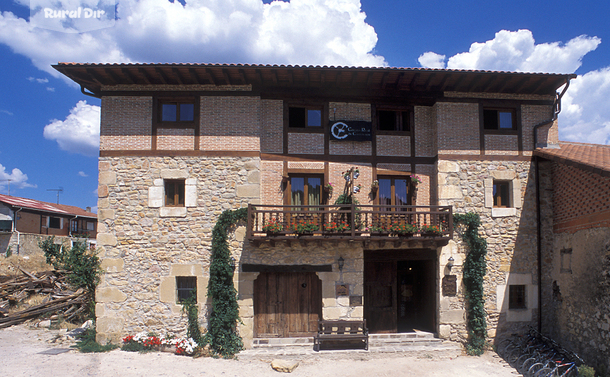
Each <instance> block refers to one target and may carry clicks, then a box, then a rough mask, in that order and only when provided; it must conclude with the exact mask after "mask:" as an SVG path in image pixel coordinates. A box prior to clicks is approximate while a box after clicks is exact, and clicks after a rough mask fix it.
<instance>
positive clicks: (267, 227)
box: [262, 219, 283, 236]
mask: <svg viewBox="0 0 610 377" xmlns="http://www.w3.org/2000/svg"><path fill="white" fill-rule="evenodd" d="M282 230H283V226H282V223H280V222H278V221H277V219H269V221H267V222H266V223H265V224H264V225H263V228H262V231H263V232H265V233H267V235H269V236H275V235H277V234H278V233H280V232H281V231H282Z"/></svg>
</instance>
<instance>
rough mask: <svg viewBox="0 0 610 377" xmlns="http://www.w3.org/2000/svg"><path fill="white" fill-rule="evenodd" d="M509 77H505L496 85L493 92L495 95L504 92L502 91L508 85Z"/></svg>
mask: <svg viewBox="0 0 610 377" xmlns="http://www.w3.org/2000/svg"><path fill="white" fill-rule="evenodd" d="M510 78H511V77H510V76H508V75H507V76H506V77H505V78H504V79H502V81H500V82H499V83H498V85H496V87H495V88H494V92H495V93H502V92H503V91H504V89H506V86H507V85H508V83H509V82H510Z"/></svg>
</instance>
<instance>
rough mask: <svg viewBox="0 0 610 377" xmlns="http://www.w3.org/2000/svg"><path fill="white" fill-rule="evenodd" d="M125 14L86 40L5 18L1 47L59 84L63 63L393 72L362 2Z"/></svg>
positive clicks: (134, 1)
mask: <svg viewBox="0 0 610 377" xmlns="http://www.w3.org/2000/svg"><path fill="white" fill-rule="evenodd" d="M117 12H118V14H117V20H116V23H115V26H114V27H110V28H106V29H101V30H97V31H93V32H90V33H81V34H74V33H58V32H51V31H47V30H44V29H39V28H30V25H29V24H28V22H27V20H26V19H23V18H19V17H17V16H15V15H14V14H13V13H11V12H4V13H2V14H0V43H3V44H5V45H7V46H9V47H10V48H11V49H12V50H13V51H14V52H15V53H17V54H21V55H24V56H26V57H28V58H29V59H31V60H32V62H33V64H34V65H35V66H36V67H38V68H39V69H41V70H43V71H46V72H49V73H50V74H52V75H54V76H55V77H58V76H59V73H57V72H56V71H55V70H53V69H52V68H51V67H50V65H51V64H55V63H57V62H58V61H68V62H73V61H75V62H101V63H104V62H168V61H171V62H210V63H216V62H220V63H265V64H270V63H273V64H314V65H318V64H320V65H357V66H383V65H386V62H385V60H384V59H383V57H381V56H377V55H374V54H373V53H372V52H371V51H373V49H374V47H375V44H376V43H377V34H376V33H375V30H374V29H373V27H372V26H370V25H368V24H367V23H366V22H365V18H366V15H365V14H364V13H363V12H362V11H361V4H360V0H292V1H290V2H284V1H273V2H272V3H270V4H263V2H262V0H225V1H215V0H186V5H184V6H183V5H182V4H180V2H179V1H174V2H173V3H172V2H169V1H168V0H119V1H118V7H117ZM150 46H155V48H150Z"/></svg>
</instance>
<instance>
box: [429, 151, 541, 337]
mask: <svg viewBox="0 0 610 377" xmlns="http://www.w3.org/2000/svg"><path fill="white" fill-rule="evenodd" d="M493 180H503V181H509V182H510V183H511V187H512V197H513V198H512V203H511V208H501V209H498V208H493V196H492V195H491V192H492V189H493V187H490V183H491V185H492V186H493ZM438 187H439V205H453V208H454V213H467V212H475V213H478V214H479V215H480V216H481V223H482V224H483V229H482V232H483V234H482V235H483V236H484V238H486V240H487V245H488V248H487V258H486V260H487V274H486V275H485V281H484V291H485V309H486V311H487V313H488V315H487V323H488V332H489V336H490V337H491V338H493V337H495V336H496V335H498V336H500V335H502V334H507V333H511V332H514V331H517V330H520V329H523V328H527V326H528V325H533V324H535V323H536V320H537V316H538V302H537V299H536V298H537V284H538V283H537V281H538V280H537V258H536V256H537V249H536V245H537V243H536V237H537V232H536V227H537V221H536V193H535V172H534V169H533V165H532V163H531V162H514V161H447V160H441V161H439V162H438ZM499 210H501V211H499ZM454 240H455V241H456V242H455V244H454V243H450V244H449V245H448V246H447V247H445V248H444V249H443V253H442V254H441V263H443V262H442V259H443V258H446V256H445V255H446V254H447V253H452V254H453V257H454V259H455V260H456V262H455V267H453V269H454V271H455V272H456V274H457V275H458V280H459V279H461V267H462V266H461V264H462V261H463V258H464V257H465V255H466V254H465V253H466V252H467V250H466V249H465V246H464V245H463V244H462V242H461V240H460V239H459V233H458V232H456V233H455V237H454ZM448 248H451V249H448ZM458 282H460V281H458ZM511 284H516V285H525V286H526V289H527V294H526V296H527V309H520V310H509V309H508V307H507V306H508V289H509V288H508V287H509V286H510V285H511ZM460 286H461V285H460ZM461 289H463V288H461ZM446 308H450V309H451V310H458V308H462V309H463V297H462V296H460V295H458V296H457V297H455V298H449V299H447V298H442V299H441V311H443V310H445V309H446ZM441 318H442V314H441ZM450 326H451V329H450V331H451V336H455V335H454V334H457V336H458V337H460V338H465V337H466V335H467V334H466V333H465V326H463V325H461V324H458V323H451V324H450ZM442 329H443V332H444V333H445V334H446V333H447V331H448V329H447V328H442Z"/></svg>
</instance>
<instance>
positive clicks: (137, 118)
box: [54, 63, 575, 347]
mask: <svg viewBox="0 0 610 377" xmlns="http://www.w3.org/2000/svg"><path fill="white" fill-rule="evenodd" d="M54 68H55V69H57V70H58V71H59V72H61V73H63V74H64V75H66V76H67V77H69V78H70V79H72V80H74V81H75V82H76V83H78V84H80V85H81V88H82V91H83V93H85V94H88V95H93V96H96V97H99V98H101V100H102V115H101V140H100V160H99V170H100V172H99V190H98V192H99V202H98V208H99V213H98V220H99V224H98V226H99V228H98V229H99V233H98V237H97V241H98V250H100V253H101V257H102V258H103V265H104V268H105V270H106V273H105V276H104V279H103V283H102V284H101V285H100V286H99V288H98V291H97V294H96V299H97V306H96V315H97V331H98V337H99V340H101V341H105V340H113V341H118V340H119V339H120V338H121V337H122V336H124V335H125V334H128V333H134V332H138V331H144V330H155V331H178V332H180V331H183V330H184V328H185V326H184V321H185V320H184V318H183V316H182V315H181V311H180V310H181V306H180V305H179V301H180V300H181V298H182V297H185V296H187V295H188V294H189V293H190V292H191V291H192V290H193V289H195V288H196V289H197V300H198V303H199V304H200V307H201V309H202V323H203V324H204V325H205V320H203V318H205V316H206V315H207V310H209V307H208V306H207V305H206V297H205V293H206V286H207V281H208V276H209V275H208V274H209V263H210V246H211V231H212V228H213V227H214V225H215V223H216V220H217V218H218V216H219V215H220V213H221V212H222V211H224V210H226V209H236V208H241V207H248V208H249V217H248V222H247V223H245V224H242V225H241V226H240V227H238V228H237V229H236V230H235V232H234V233H233V235H232V238H231V241H230V246H231V251H232V255H233V257H234V259H235V263H236V270H235V271H236V273H235V286H236V288H237V291H238V296H239V297H238V298H239V305H240V316H241V319H242V321H243V323H242V324H240V329H239V330H240V333H241V335H242V337H243V338H244V340H245V344H246V346H247V347H251V346H252V343H253V339H254V338H264V337H293V336H303V335H311V334H312V333H313V332H314V331H315V329H316V324H317V321H318V320H319V319H325V320H333V319H366V320H367V325H368V327H369V329H370V330H371V332H373V333H383V332H388V333H393V332H408V331H414V330H422V331H428V332H432V333H434V334H436V335H437V336H438V337H440V338H444V339H451V340H463V339H465V338H466V337H467V329H466V322H465V315H466V314H465V313H466V311H465V301H464V289H463V285H462V271H463V266H462V264H463V260H464V256H465V253H466V247H465V245H464V244H462V242H461V239H460V237H459V236H457V235H456V232H455V230H454V229H453V224H452V214H454V213H466V212H476V213H478V214H479V215H480V216H481V220H482V224H483V225H482V229H481V232H482V234H483V235H484V236H485V238H486V239H487V243H488V254H487V274H486V276H485V282H484V288H485V298H486V304H485V305H486V306H485V309H486V311H487V323H488V329H489V335H490V336H491V337H492V338H493V337H496V336H500V335H502V334H508V333H511V332H515V331H518V330H521V329H526V328H527V327H528V326H530V325H531V326H537V325H538V323H539V321H540V318H541V314H540V303H539V293H538V292H539V289H540V281H541V280H540V271H541V267H540V263H541V255H543V253H546V252H550V250H552V247H553V245H552V241H551V238H552V237H550V236H547V234H546V233H541V231H544V230H545V229H546V228H544V227H545V226H546V227H547V228H548V229H551V228H552V217H551V218H547V217H541V216H540V213H541V210H540V209H541V207H540V197H544V196H545V195H546V194H545V193H544V192H541V189H540V182H539V181H540V179H539V177H540V174H541V173H540V172H539V171H537V170H536V164H535V157H534V151H535V150H536V148H542V149H544V150H546V149H552V148H557V147H558V146H559V144H558V132H557V127H558V125H557V120H556V115H557V113H558V111H559V108H560V99H561V95H562V94H558V93H557V90H559V89H560V88H561V87H562V86H564V85H566V84H569V80H570V79H572V78H574V77H575V75H565V74H538V73H536V74H534V73H515V72H492V71H463V70H441V69H406V68H354V67H319V66H316V67H314V66H271V65H216V64H76V63H60V64H58V65H55V66H54ZM562 93H563V92H562ZM356 176H357V177H356ZM331 183H332V185H330V184H331ZM346 183H348V184H349V185H348V186H347V190H348V191H347V193H352V194H353V197H354V198H356V199H357V201H358V203H359V204H357V205H351V204H345V202H343V203H344V204H343V205H339V206H338V205H335V204H334V203H335V202H336V200H337V199H338V198H339V197H340V196H341V195H342V194H343V193H345V192H346V191H344V187H345V186H346ZM359 185H360V186H359ZM331 186H332V189H331ZM344 222H345V223H344ZM393 225H395V226H396V228H393V229H391V228H392V226H393ZM424 225H425V226H426V228H424ZM407 226H413V228H407ZM401 227H402V228H401ZM434 227H436V228H434ZM398 228H401V229H402V230H401V229H398ZM409 230H410V231H409ZM401 232H402V233H404V234H402V235H398V233H401ZM541 234H542V237H541ZM545 248H548V250H545ZM543 262H544V261H543ZM543 284H545V282H543Z"/></svg>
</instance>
